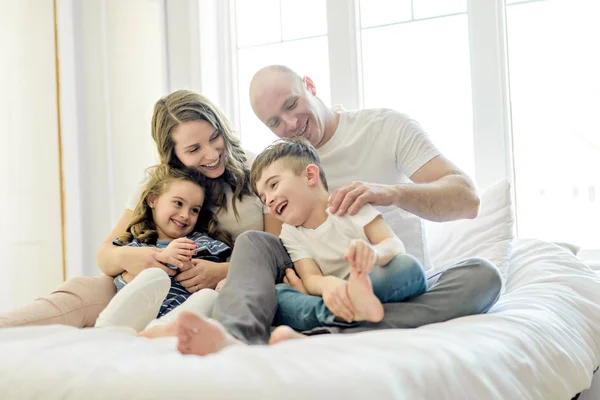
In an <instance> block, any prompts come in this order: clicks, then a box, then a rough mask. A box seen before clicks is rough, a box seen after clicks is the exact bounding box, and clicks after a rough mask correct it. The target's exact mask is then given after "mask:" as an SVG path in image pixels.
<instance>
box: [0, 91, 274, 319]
mask: <svg viewBox="0 0 600 400" xmlns="http://www.w3.org/2000/svg"><path fill="white" fill-rule="evenodd" d="M152 138H153V139H154V141H155V142H156V145H157V148H158V152H159V156H160V161H161V163H163V164H167V165H170V166H172V167H175V168H181V167H183V166H186V167H190V168H196V169H197V170H198V171H199V172H200V173H202V174H203V175H205V176H206V177H207V178H210V179H209V184H210V186H211V188H210V189H211V190H210V191H211V192H212V193H214V196H213V197H214V198H213V202H214V204H216V207H215V210H214V211H215V214H216V216H217V221H218V222H217V223H218V226H219V229H220V230H222V231H226V232H228V233H229V234H231V236H232V237H233V239H234V240H236V238H238V236H239V235H240V234H241V233H242V232H245V231H248V230H257V231H263V230H265V231H267V232H271V233H274V234H275V235H277V234H278V233H279V230H280V228H281V224H280V223H279V222H277V221H276V220H275V219H274V218H273V217H271V216H269V215H268V214H264V213H263V207H262V205H261V203H260V201H259V200H258V199H257V198H256V197H255V196H254V195H253V194H252V193H251V190H250V185H249V174H250V171H249V167H250V165H249V164H250V162H251V161H250V160H249V157H248V154H246V153H245V152H244V150H243V149H242V148H241V146H240V142H239V139H238V138H237V137H235V135H234V133H233V129H232V127H231V124H230V123H229V121H228V120H227V118H226V117H225V116H224V115H223V113H222V112H221V111H220V110H219V109H218V108H217V107H216V106H215V105H214V104H213V103H212V102H211V101H210V100H209V99H207V98H206V97H204V96H202V95H200V94H197V93H194V92H191V91H186V90H179V91H176V92H174V93H172V94H170V95H168V96H166V97H164V98H162V99H160V100H159V101H158V102H157V103H156V105H155V107H154V114H153V117H152ZM143 187H144V183H143V182H142V183H141V184H140V185H139V186H138V187H137V188H136V190H135V191H134V192H133V193H132V195H131V196H130V198H129V200H128V203H127V207H126V209H125V211H124V212H123V214H122V215H121V218H120V219H119V221H118V222H117V224H116V225H115V227H114V228H113V230H112V231H111V233H110V234H109V235H108V237H107V238H106V240H105V241H104V242H103V243H102V245H101V246H100V249H99V250H98V255H97V262H98V266H99V267H100V269H101V270H102V272H104V274H105V275H103V276H98V277H77V278H73V279H70V280H68V281H67V282H65V283H64V284H62V285H61V286H60V287H59V288H58V289H57V290H56V291H55V292H53V293H51V294H50V295H48V296H46V297H43V298H40V299H38V300H36V301H34V302H33V303H31V304H28V305H26V306H24V307H21V308H19V309H17V310H14V311H12V312H8V313H5V314H0V328H2V327H9V326H22V325H48V324H65V325H71V326H76V327H90V326H94V323H95V321H96V318H97V317H98V314H99V313H100V312H101V311H102V310H103V309H104V307H106V305H107V304H108V302H109V301H110V300H111V299H112V297H113V296H114V294H115V287H114V284H113V277H115V276H117V275H119V274H121V273H122V272H124V271H127V272H128V273H130V274H132V275H134V276H135V275H137V274H139V273H140V272H141V271H143V270H144V269H146V268H151V267H158V268H161V269H163V270H165V271H166V272H167V273H169V274H171V275H172V274H173V270H171V269H169V268H167V267H166V264H169V263H170V264H173V265H177V263H178V261H177V260H175V259H173V258H172V257H168V256H165V255H163V254H162V252H161V251H160V250H159V249H157V248H151V247H145V248H143V247H138V248H136V247H118V246H114V245H113V244H112V241H113V239H114V238H116V237H118V236H120V235H121V234H122V233H123V232H125V229H126V227H127V224H128V223H129V221H130V219H131V217H132V215H133V210H134V209H135V206H136V204H137V202H138V200H139V197H140V195H141V192H142V190H143ZM257 233H258V232H257ZM250 236H252V235H250ZM242 241H247V238H246V239H243V240H242ZM237 242H239V240H238V241H237ZM242 247H247V246H242ZM228 267H229V263H214V262H210V261H206V260H194V267H193V268H191V269H189V270H187V271H185V272H182V273H181V274H179V275H178V276H177V278H176V279H177V280H178V281H180V283H181V284H182V285H183V286H184V287H185V288H186V289H187V290H188V291H189V292H190V293H194V292H197V291H198V290H200V289H203V288H215V286H216V285H217V283H218V282H219V281H221V280H222V279H224V278H225V276H226V275H227V271H228ZM268 280H269V281H270V284H271V285H273V278H272V277H271V278H268ZM274 290H275V289H274V286H273V291H274ZM232 295H234V296H235V291H234V292H233V293H232Z"/></svg>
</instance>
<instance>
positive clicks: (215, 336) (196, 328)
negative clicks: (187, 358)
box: [176, 311, 243, 356]
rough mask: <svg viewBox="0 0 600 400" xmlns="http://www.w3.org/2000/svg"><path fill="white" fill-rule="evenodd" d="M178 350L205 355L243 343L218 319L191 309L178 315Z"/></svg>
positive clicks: (184, 352) (183, 352)
mask: <svg viewBox="0 0 600 400" xmlns="http://www.w3.org/2000/svg"><path fill="white" fill-rule="evenodd" d="M176 322H177V350H179V351H180V352H181V353H182V354H196V355H199V356H204V355H207V354H211V353H216V352H217V351H219V350H222V349H223V348H225V347H227V346H231V345H234V344H243V343H242V342H240V341H239V340H237V339H236V338H234V337H233V336H231V335H230V334H229V333H228V332H227V331H226V330H225V328H224V327H223V325H221V324H220V323H218V322H217V321H212V320H207V319H204V318H202V317H200V316H199V315H196V314H194V313H191V312H189V311H182V312H181V313H179V315H178V316H177V321H176Z"/></svg>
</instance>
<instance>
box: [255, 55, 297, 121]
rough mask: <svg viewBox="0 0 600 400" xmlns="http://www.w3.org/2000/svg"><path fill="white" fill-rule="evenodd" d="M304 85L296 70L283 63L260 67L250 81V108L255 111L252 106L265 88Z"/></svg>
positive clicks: (295, 87)
mask: <svg viewBox="0 0 600 400" xmlns="http://www.w3.org/2000/svg"><path fill="white" fill-rule="evenodd" d="M277 87H279V88H281V89H285V88H288V89H290V88H294V89H301V88H303V87H304V80H303V79H302V77H301V76H300V75H298V73H297V72H296V71H294V70H293V69H291V68H289V67H286V66H285V65H269V66H267V67H264V68H261V69H260V70H258V72H256V73H255V74H254V76H253V77H252V81H251V82H250V103H251V105H252V109H253V110H254V112H256V110H255V108H254V106H255V102H256V100H257V99H258V98H260V97H262V96H263V94H264V93H265V91H266V90H269V89H271V88H275V89H277Z"/></svg>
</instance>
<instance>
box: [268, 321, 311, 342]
mask: <svg viewBox="0 0 600 400" xmlns="http://www.w3.org/2000/svg"><path fill="white" fill-rule="evenodd" d="M306 337H307V336H306V335H303V334H301V333H298V332H296V331H295V330H293V329H292V328H290V327H289V326H285V325H282V326H278V327H277V328H275V330H274V331H273V333H271V338H270V339H269V344H275V343H279V342H283V341H286V340H293V339H305V338H306Z"/></svg>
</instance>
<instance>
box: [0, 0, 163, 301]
mask: <svg viewBox="0 0 600 400" xmlns="http://www.w3.org/2000/svg"><path fill="white" fill-rule="evenodd" d="M56 3H57V14H58V19H57V21H58V32H59V35H58V52H59V58H60V67H59V69H60V71H59V72H60V79H59V82H60V108H61V115H60V121H61V124H60V125H61V127H62V136H63V152H64V156H63V166H64V168H63V180H64V185H63V188H64V197H63V200H64V204H65V234H66V239H67V241H66V243H67V246H66V260H67V265H66V267H67V271H66V272H67V275H68V276H77V275H97V274H99V273H100V271H99V269H98V267H97V265H96V262H95V254H96V251H97V249H98V246H99V244H100V242H101V241H102V240H103V239H104V238H105V237H106V236H107V235H108V233H109V232H110V230H111V228H112V226H113V224H114V223H115V222H116V220H117V219H118V218H119V217H120V215H121V213H122V212H123V210H124V206H125V201H126V199H127V197H128V195H129V192H130V191H131V190H132V189H133V188H134V186H135V185H136V184H137V183H138V182H139V181H140V179H141V178H142V177H143V172H144V169H145V168H146V167H148V166H149V165H152V164H154V163H155V162H156V155H155V149H154V144H153V142H152V140H151V137H150V119H151V115H152V108H153V105H154V102H155V101H156V100H157V99H158V98H159V97H161V96H163V95H165V94H166V93H167V92H168V90H169V85H168V77H167V76H168V74H167V72H168V68H167V62H166V60H167V58H166V57H167V50H166V39H165V4H164V0H128V1H126V2H125V1H120V0H86V1H79V0H57V2H56ZM53 5H54V4H53V1H52V0H25V1H24V0H19V1H13V0H0V54H2V60H1V61H0V121H2V125H0V140H1V141H0V182H1V183H2V196H0V224H1V226H2V227H1V229H0V311H3V310H8V309H10V308H12V307H16V306H19V305H22V304H24V303H26V302H29V301H31V300H33V299H34V298H36V297H38V296H40V295H43V294H46V293H49V292H50V291H51V290H52V289H54V288H56V287H57V286H58V285H59V284H60V283H61V282H62V279H63V255H62V249H61V245H62V240H61V234H62V228H61V226H62V225H61V213H60V207H61V195H60V194H61V192H60V173H59V155H58V133H59V132H58V130H59V128H58V127H59V123H58V121H59V117H58V112H57V107H58V104H59V102H58V101H57V88H56V83H57V73H56V68H55V52H56V51H57V49H56V46H55V35H54V11H53Z"/></svg>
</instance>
